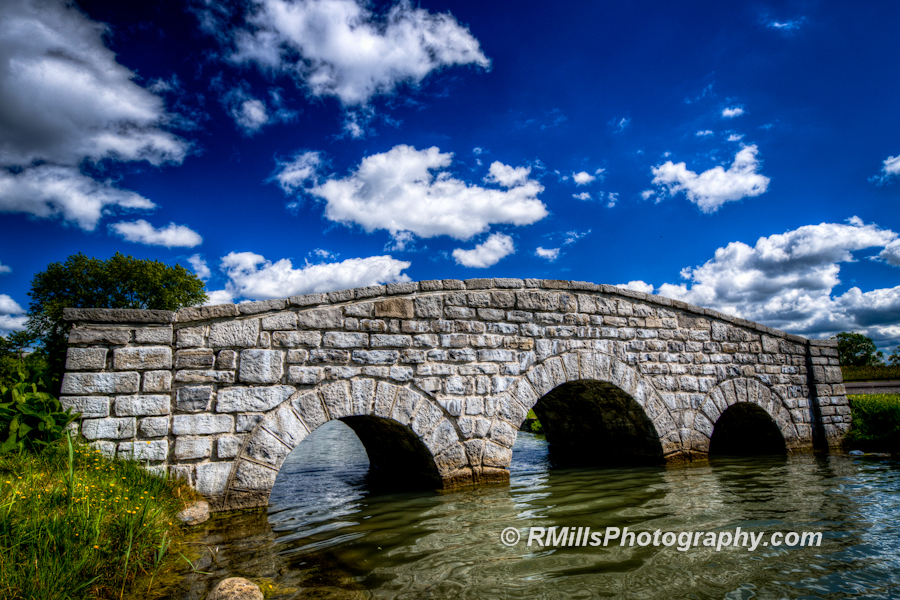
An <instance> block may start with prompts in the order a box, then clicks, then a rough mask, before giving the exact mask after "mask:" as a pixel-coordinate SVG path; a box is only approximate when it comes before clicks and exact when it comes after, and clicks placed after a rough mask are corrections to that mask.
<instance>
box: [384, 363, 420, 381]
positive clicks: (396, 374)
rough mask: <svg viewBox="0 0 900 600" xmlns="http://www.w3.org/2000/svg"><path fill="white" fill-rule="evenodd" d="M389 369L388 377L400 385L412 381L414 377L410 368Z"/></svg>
mask: <svg viewBox="0 0 900 600" xmlns="http://www.w3.org/2000/svg"><path fill="white" fill-rule="evenodd" d="M390 369H391V370H390V371H389V375H388V377H390V378H391V379H393V380H394V381H398V382H400V383H405V382H407V381H412V380H413V376H414V375H415V372H414V371H413V369H412V367H391V368H390Z"/></svg>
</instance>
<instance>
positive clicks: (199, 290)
mask: <svg viewBox="0 0 900 600" xmlns="http://www.w3.org/2000/svg"><path fill="white" fill-rule="evenodd" d="M204 287H205V286H204V283H203V281H202V280H201V279H200V278H199V277H197V276H196V275H195V274H194V273H192V272H190V271H188V270H187V269H185V268H184V267H182V266H180V265H175V266H169V265H166V264H165V263H162V262H159V261H155V260H148V259H138V258H133V257H131V256H125V255H123V254H120V253H118V252H116V254H115V255H114V256H113V257H111V258H110V259H109V260H100V259H97V258H88V257H87V256H85V255H84V254H83V253H81V252H79V253H78V254H73V255H72V256H70V257H69V258H67V259H66V262H64V263H51V264H50V265H48V266H47V269H46V270H44V271H41V272H40V273H38V274H37V275H35V276H34V279H32V280H31V291H30V292H29V293H28V295H29V297H30V298H31V303H30V304H29V307H28V308H29V311H28V322H27V324H26V327H27V329H28V332H29V334H31V335H32V336H34V337H35V338H36V339H38V340H39V341H40V344H41V345H42V346H43V349H44V351H45V352H46V354H47V359H48V362H49V364H50V371H51V373H53V375H54V376H55V377H56V379H58V377H59V376H61V374H62V371H63V368H64V363H65V353H66V338H67V336H68V331H69V324H68V323H66V322H65V321H64V320H63V309H64V308H142V309H155V310H178V309H179V308H182V307H185V306H195V305H197V304H201V303H203V302H204V301H206V300H207V299H208V297H207V295H206V292H205V291H204Z"/></svg>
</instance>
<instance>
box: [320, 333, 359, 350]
mask: <svg viewBox="0 0 900 600" xmlns="http://www.w3.org/2000/svg"><path fill="white" fill-rule="evenodd" d="M322 344H323V345H324V346H325V347H326V348H365V347H366V346H368V345H369V334H367V333H354V332H349V333H344V332H341V333H335V332H329V333H326V334H325V336H324V337H323V338H322Z"/></svg>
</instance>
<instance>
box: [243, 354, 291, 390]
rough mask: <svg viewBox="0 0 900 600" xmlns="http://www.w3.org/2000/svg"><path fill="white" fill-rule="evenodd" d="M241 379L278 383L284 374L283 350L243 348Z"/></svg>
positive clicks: (250, 381) (253, 381) (249, 381)
mask: <svg viewBox="0 0 900 600" xmlns="http://www.w3.org/2000/svg"><path fill="white" fill-rule="evenodd" d="M239 374H240V379H241V381H245V382H248V383H277V382H278V381H280V380H281V376H282V375H283V374H284V352H282V351H281V350H255V349H254V350H241V367H240V371H239Z"/></svg>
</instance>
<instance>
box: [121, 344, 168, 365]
mask: <svg viewBox="0 0 900 600" xmlns="http://www.w3.org/2000/svg"><path fill="white" fill-rule="evenodd" d="M171 368H172V348H170V347H169V346H138V347H134V348H116V349H115V350H113V369H115V370H116V371H135V370H136V371H150V370H156V369H171Z"/></svg>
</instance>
